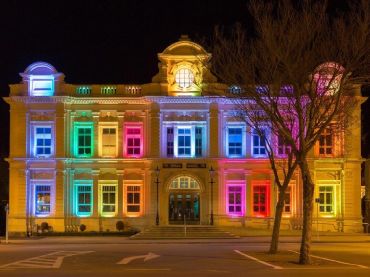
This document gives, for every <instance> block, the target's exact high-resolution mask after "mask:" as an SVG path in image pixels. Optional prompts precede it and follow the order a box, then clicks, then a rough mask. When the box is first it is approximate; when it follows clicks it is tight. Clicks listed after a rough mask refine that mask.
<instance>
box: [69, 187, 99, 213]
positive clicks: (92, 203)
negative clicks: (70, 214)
mask: <svg viewBox="0 0 370 277" xmlns="http://www.w3.org/2000/svg"><path fill="white" fill-rule="evenodd" d="M79 187H90V192H89V193H90V204H89V206H90V212H80V211H79V207H80V205H81V204H80V203H79V193H80V191H79ZM74 200H75V201H74V211H75V215H76V216H78V217H89V216H92V214H93V209H94V185H93V180H74ZM84 205H86V204H84ZM86 206H87V205H86Z"/></svg>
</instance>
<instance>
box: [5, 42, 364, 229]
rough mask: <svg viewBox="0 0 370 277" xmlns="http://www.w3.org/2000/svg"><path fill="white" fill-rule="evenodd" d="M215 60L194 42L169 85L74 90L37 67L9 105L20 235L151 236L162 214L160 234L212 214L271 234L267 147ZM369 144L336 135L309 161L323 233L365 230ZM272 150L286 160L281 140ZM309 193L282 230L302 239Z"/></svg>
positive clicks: (179, 51)
mask: <svg viewBox="0 0 370 277" xmlns="http://www.w3.org/2000/svg"><path fill="white" fill-rule="evenodd" d="M210 57H211V55H210V54H209V53H207V52H206V51H205V50H204V49H203V48H202V47H201V46H200V45H198V44H196V43H194V42H192V41H190V40H189V39H188V38H187V37H186V36H183V37H182V38H181V39H180V40H179V41H178V42H176V43H174V44H172V45H170V46H169V47H167V48H166V49H165V50H164V51H163V52H162V53H160V54H158V58H159V72H158V74H157V75H155V76H154V77H153V79H152V82H151V83H148V84H142V85H137V84H100V85H92V84H83V85H73V84H67V83H65V82H64V75H63V74H61V73H59V72H57V70H56V69H55V68H54V67H53V66H51V65H50V64H47V63H44V62H36V63H34V64H32V65H30V66H29V67H28V68H27V69H26V70H25V72H24V73H21V76H22V82H21V83H19V84H13V85H10V88H11V91H10V96H9V97H7V98H5V100H6V101H7V102H8V103H9V104H10V115H11V122H10V126H11V127H10V157H9V159H8V161H9V164H10V217H9V218H10V221H9V229H10V231H11V232H12V233H25V232H27V231H28V232H31V231H32V232H35V231H36V230H37V226H40V225H41V223H42V222H47V223H48V224H49V226H51V227H52V228H53V230H54V231H60V232H69V231H77V230H78V227H79V226H80V225H81V224H84V225H86V227H87V229H86V230H87V231H106V230H111V231H114V230H115V229H116V222H117V221H120V220H121V221H123V222H124V223H125V224H126V225H127V224H128V225H130V226H135V227H139V228H141V227H143V226H148V225H154V224H155V223H156V211H157V204H158V213H159V224H160V225H170V224H183V222H184V216H186V221H187V223H188V224H204V225H207V224H210V215H211V211H212V210H213V212H214V224H215V225H218V226H231V225H233V226H244V227H247V228H249V227H251V228H271V225H272V223H273V216H274V210H275V203H276V201H277V187H276V186H275V185H274V177H273V174H272V172H271V170H270V165H269V160H268V158H267V156H266V155H267V153H266V150H265V145H264V143H263V141H262V140H261V139H260V138H259V136H258V134H257V133H256V132H254V130H251V128H250V127H249V126H247V125H246V124H245V122H240V121H238V120H237V119H236V118H235V116H234V109H235V106H234V105H233V103H232V102H231V101H230V99H227V98H225V97H220V96H218V95H219V92H220V91H225V90H227V89H229V90H230V91H231V92H232V93H238V91H239V90H240V89H239V88H238V87H235V86H233V87H230V88H227V87H226V86H225V85H222V84H217V80H216V78H215V77H214V76H213V75H212V74H211V72H210V71H209V70H208V69H207V67H206V66H205V64H207V62H208V61H209V60H210ZM211 87H214V88H217V89H218V90H219V91H211V90H210V89H209V88H211ZM356 93H357V95H358V96H359V97H360V95H361V94H360V92H359V90H358V91H357V92H356ZM355 113H356V115H357V116H359V115H360V108H359V107H358V108H357V109H356V111H355ZM266 133H268V131H267V130H266ZM360 133H361V130H360V122H357V123H356V124H353V125H352V126H350V129H348V130H346V132H344V133H343V134H342V135H341V136H338V135H333V133H332V132H331V130H330V128H329V129H327V130H325V132H324V133H323V134H322V138H321V139H320V140H319V142H318V143H317V145H316V146H315V148H314V150H313V151H312V152H311V154H310V157H309V162H310V165H311V170H312V175H313V178H314V180H315V183H316V191H315V198H320V203H317V204H315V211H314V222H315V223H316V222H317V220H318V221H319V222H318V223H319V224H318V225H316V224H314V226H313V227H314V228H316V226H319V228H320V230H325V231H326V230H330V231H348V232H349V231H359V230H361V208H360V188H361V187H360V183H361V182H360V175H361V162H362V159H361V154H360V153H361V151H360ZM270 139H273V140H275V141H276V147H277V153H278V154H279V155H282V156H283V155H284V153H285V151H287V149H285V146H284V144H283V142H282V140H281V139H279V138H273V137H271V138H270ZM157 167H158V168H159V169H160V172H159V176H157V175H156V170H155V169H156V168H157ZM211 167H212V168H213V169H215V171H216V172H215V173H216V174H215V176H214V177H213V178H212V185H213V187H212V188H211V177H210V172H209V169H210V168H211ZM157 177H158V181H159V186H158V188H159V189H158V192H157V191H156V178H157ZM211 191H213V197H211V195H210V193H211ZM157 193H158V199H159V201H158V203H157V200H156V199H157ZM301 194H302V186H301V180H300V176H299V173H298V172H297V173H296V174H295V175H294V177H293V179H292V181H291V184H290V186H289V189H288V191H287V193H286V200H285V207H284V217H283V222H282V228H285V229H287V228H290V229H296V228H300V226H301V220H302V201H301V198H302V197H301ZM211 199H212V200H213V201H211ZM212 203H213V207H212V206H211V204H212Z"/></svg>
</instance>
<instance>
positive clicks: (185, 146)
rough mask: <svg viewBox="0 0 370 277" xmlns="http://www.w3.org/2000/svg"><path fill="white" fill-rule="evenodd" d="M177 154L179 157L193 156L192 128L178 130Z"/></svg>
mask: <svg viewBox="0 0 370 277" xmlns="http://www.w3.org/2000/svg"><path fill="white" fill-rule="evenodd" d="M177 132H178V133H177V139H178V142H177V153H178V156H179V157H181V156H185V157H186V156H190V155H191V129H190V128H180V127H179V128H178V129H177Z"/></svg>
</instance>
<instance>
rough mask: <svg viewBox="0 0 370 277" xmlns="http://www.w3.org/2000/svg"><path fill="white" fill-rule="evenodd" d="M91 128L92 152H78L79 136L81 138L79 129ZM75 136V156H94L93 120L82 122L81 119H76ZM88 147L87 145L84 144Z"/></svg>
mask: <svg viewBox="0 0 370 277" xmlns="http://www.w3.org/2000/svg"><path fill="white" fill-rule="evenodd" d="M87 128H89V129H90V130H91V133H90V135H91V139H90V143H91V146H90V147H91V149H90V152H91V153H90V154H78V150H79V144H78V140H79V139H78V138H79V134H78V130H79V129H87ZM73 137H74V140H73V142H74V144H73V148H74V151H73V153H74V156H75V157H77V158H91V157H93V156H94V144H95V143H94V122H91V121H88V122H81V121H75V122H74V126H73ZM84 147H85V148H86V146H84Z"/></svg>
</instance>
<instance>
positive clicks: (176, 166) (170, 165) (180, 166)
mask: <svg viewBox="0 0 370 277" xmlns="http://www.w3.org/2000/svg"><path fill="white" fill-rule="evenodd" d="M162 167H163V168H182V164H180V163H179V164H163V166H162Z"/></svg>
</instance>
